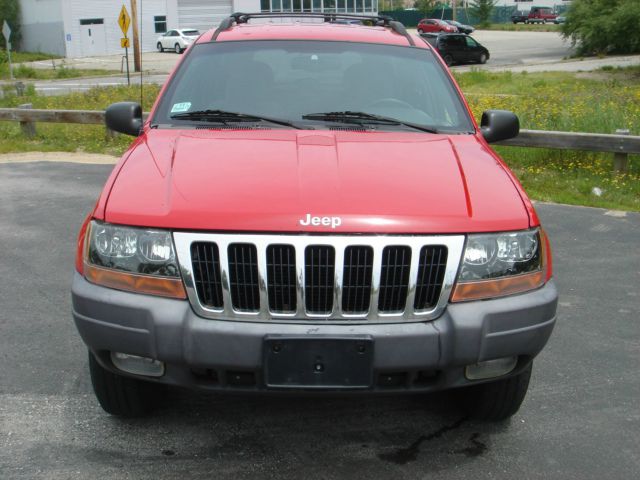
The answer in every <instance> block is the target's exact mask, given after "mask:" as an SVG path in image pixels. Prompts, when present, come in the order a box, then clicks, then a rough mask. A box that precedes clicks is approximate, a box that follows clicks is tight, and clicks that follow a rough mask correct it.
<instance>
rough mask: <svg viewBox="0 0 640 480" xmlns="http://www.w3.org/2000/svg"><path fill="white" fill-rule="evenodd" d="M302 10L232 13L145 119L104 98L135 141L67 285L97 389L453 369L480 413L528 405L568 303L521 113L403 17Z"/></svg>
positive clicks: (123, 391)
mask: <svg viewBox="0 0 640 480" xmlns="http://www.w3.org/2000/svg"><path fill="white" fill-rule="evenodd" d="M279 16H280V17H282V16H283V15H282V14H281V15H279ZM284 16H285V17H291V16H295V15H294V14H288V15H284ZM300 16H304V17H308V18H310V19H314V20H319V21H317V22H315V23H314V22H307V23H305V24H304V28H301V26H300V25H301V23H300V22H298V21H295V18H294V19H291V20H290V21H287V20H286V19H282V18H279V19H278V20H280V21H279V22H278V23H265V22H264V18H272V17H278V15H276V14H266V13H262V14H234V15H232V16H231V17H229V18H228V19H226V20H224V21H223V22H222V23H221V25H220V27H219V28H218V29H217V30H215V31H210V32H207V33H204V34H203V35H201V36H200V37H199V38H198V40H197V41H195V42H194V44H192V45H191V46H190V47H189V48H188V49H187V51H186V53H185V55H184V57H183V58H182V59H181V61H180V63H179V64H178V66H177V67H176V69H175V71H174V72H173V74H172V75H171V77H170V79H169V80H168V81H167V83H166V84H165V85H164V87H163V89H162V91H161V93H160V95H159V97H158V99H157V101H156V104H155V105H154V107H153V109H152V111H151V113H150V115H149V117H148V119H146V120H143V115H142V111H141V108H140V105H138V104H135V103H130V102H124V103H117V104H114V105H112V106H110V107H109V108H108V110H107V112H106V122H107V125H108V126H109V127H110V128H111V129H113V130H116V131H119V132H123V133H126V134H130V135H133V136H135V137H136V139H135V141H134V142H133V143H132V145H131V146H130V148H129V149H128V150H127V152H126V153H125V154H124V155H123V156H122V159H121V160H120V161H119V163H118V164H117V165H116V166H115V168H114V169H113V172H112V173H111V176H110V177H109V179H108V181H107V183H106V185H105V187H104V190H103V191H102V194H101V196H100V198H99V199H98V202H97V204H96V205H95V207H94V209H93V211H92V212H91V214H90V215H89V216H88V217H87V219H86V221H85V222H84V224H83V226H82V229H81V231H80V235H79V239H78V250H77V261H76V266H75V268H76V273H75V276H74V279H73V286H72V300H73V317H74V320H75V323H76V325H77V328H78V331H79V332H80V335H81V336H82V339H83V340H84V342H85V343H86V345H87V346H88V349H89V366H90V373H91V379H92V383H93V387H94V391H95V393H96V396H97V398H98V400H99V402H100V404H101V405H102V407H103V408H104V409H105V410H106V411H107V412H110V413H112V414H117V415H124V416H135V415H140V414H143V413H145V412H147V411H148V410H149V409H150V408H152V406H153V405H154V402H155V401H156V400H157V399H158V397H159V396H160V395H161V392H162V390H161V389H159V387H160V386H163V385H179V386H184V387H191V388H196V389H204V390H211V391H221V392H223V391H235V392H249V391H255V392H280V393H282V392H289V393H296V392H301V391H305V392H318V393H319V392H323V393H326V392H342V393H343V392H352V393H364V394H373V393H388V392H407V393H410V392H428V391H435V390H442V389H450V388H456V389H457V391H458V392H460V395H459V397H460V400H461V402H462V405H463V406H464V407H465V408H467V409H468V410H469V412H470V413H471V414H473V415H475V416H477V417H479V418H485V419H494V420H495V419H504V418H507V417H509V416H511V415H513V414H514V413H515V412H516V411H517V410H518V408H519V407H520V404H521V402H522V401H523V399H524V396H525V393H526V391H527V386H528V383H529V377H530V375H531V368H532V362H533V359H534V357H535V356H536V355H537V354H538V353H539V352H540V351H541V350H542V348H543V347H544V345H545V343H546V342H547V339H548V338H549V335H550V334H551V331H552V329H553V327H554V323H555V318H556V302H557V293H556V287H555V285H554V281H553V279H552V266H551V252H550V249H549V242H548V239H547V236H546V234H545V232H544V230H543V229H542V228H541V226H540V221H539V219H538V217H537V215H536V212H535V210H534V208H533V206H532V204H531V202H530V201H529V199H528V198H527V196H526V194H525V192H524V191H523V190H522V188H521V186H520V184H519V183H518V181H517V180H516V178H515V177H514V176H513V174H512V173H511V172H510V171H509V169H508V168H507V166H506V165H505V164H504V162H503V161H502V160H501V159H500V157H498V155H497V154H496V153H495V152H494V151H493V150H492V149H491V148H490V146H489V143H491V142H496V141H500V140H504V139H507V138H510V137H514V136H516V135H517V134H518V119H517V117H516V116H515V115H514V114H512V113H510V112H506V111H501V110H491V111H487V112H485V113H484V114H483V116H482V122H481V125H480V126H478V125H477V124H476V123H475V121H474V119H473V117H472V115H471V113H470V112H469V109H468V107H467V105H466V103H465V101H464V98H463V96H462V94H461V92H460V90H459V89H458V87H457V86H456V83H455V82H454V80H453V79H452V77H451V75H450V73H449V71H448V69H447V67H446V65H445V64H444V63H443V61H442V59H441V58H440V56H439V55H438V54H437V53H436V52H435V51H434V50H433V49H432V48H431V47H430V46H429V44H428V43H426V42H425V41H423V40H422V39H421V38H420V37H419V36H417V35H411V34H409V33H407V31H406V29H405V28H404V26H403V25H402V24H400V23H398V22H394V21H392V20H390V19H389V18H387V17H371V18H364V20H363V17H357V18H358V19H360V20H363V21H365V22H367V23H369V25H349V24H340V23H337V22H335V21H332V20H333V18H332V19H330V20H329V21H324V22H323V21H322V19H323V16H322V15H313V14H309V15H304V14H300ZM342 17H344V18H347V19H350V18H351V17H348V16H341V18H342ZM256 18H257V19H261V20H262V21H259V22H255V21H253V20H254V19H256ZM283 20H284V21H283Z"/></svg>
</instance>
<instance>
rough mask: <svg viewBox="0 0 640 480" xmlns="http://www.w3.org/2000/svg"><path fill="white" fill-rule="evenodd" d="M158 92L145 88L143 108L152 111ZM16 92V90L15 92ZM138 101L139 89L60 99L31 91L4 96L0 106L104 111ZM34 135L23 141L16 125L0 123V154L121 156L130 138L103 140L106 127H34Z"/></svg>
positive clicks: (99, 91)
mask: <svg viewBox="0 0 640 480" xmlns="http://www.w3.org/2000/svg"><path fill="white" fill-rule="evenodd" d="M158 91H159V87H158V86H157V85H145V88H144V107H145V109H146V110H149V109H150V108H151V105H152V104H153V101H154V100H155V98H156V96H157V94H158ZM14 93H15V91H14ZM126 100H129V101H136V102H139V101H140V88H139V87H138V86H131V87H127V86H122V87H109V88H94V89H91V90H89V91H87V92H82V93H80V92H78V93H72V94H69V95H60V96H50V97H47V96H40V95H36V94H35V93H34V91H33V88H30V89H29V91H28V92H27V95H25V96H22V97H17V96H15V95H9V96H5V98H2V99H0V107H17V106H18V105H20V104H22V103H31V104H33V108H48V109H78V110H104V108H105V107H107V106H108V105H109V104H111V103H113V102H117V101H126ZM36 130H37V135H36V137H35V138H33V139H26V138H25V137H24V135H23V134H22V131H21V130H20V125H19V124H18V123H16V122H0V138H2V141H0V153H8V152H38V151H40V152H53V151H59V152H76V151H81V152H90V153H106V154H110V155H121V154H122V153H123V152H124V151H125V149H126V148H127V146H128V145H129V144H130V143H131V140H132V138H131V137H128V136H125V135H116V137H115V138H106V136H105V128H104V127H102V126H100V125H84V126H81V125H75V124H55V123H48V124H47V123H39V124H36Z"/></svg>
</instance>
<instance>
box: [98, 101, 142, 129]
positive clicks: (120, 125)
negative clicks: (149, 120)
mask: <svg viewBox="0 0 640 480" xmlns="http://www.w3.org/2000/svg"><path fill="white" fill-rule="evenodd" d="M104 120H105V123H106V124H107V128H110V129H111V130H114V131H116V132H120V133H125V134H127V135H132V136H134V137H137V136H138V135H140V130H141V129H142V107H141V106H140V104H139V103H135V102H118V103H114V104H112V105H109V107H107V111H106V112H105V117H104Z"/></svg>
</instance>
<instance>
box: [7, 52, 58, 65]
mask: <svg viewBox="0 0 640 480" xmlns="http://www.w3.org/2000/svg"><path fill="white" fill-rule="evenodd" d="M6 57H7V52H6V50H0V61H2V59H6ZM58 58H60V55H51V54H49V53H42V52H13V51H12V52H11V61H12V62H13V63H23V62H38V61H40V60H52V59H58Z"/></svg>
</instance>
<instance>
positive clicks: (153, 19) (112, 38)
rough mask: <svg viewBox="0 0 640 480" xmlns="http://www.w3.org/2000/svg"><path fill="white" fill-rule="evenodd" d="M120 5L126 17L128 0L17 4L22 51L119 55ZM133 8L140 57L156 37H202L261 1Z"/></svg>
mask: <svg viewBox="0 0 640 480" xmlns="http://www.w3.org/2000/svg"><path fill="white" fill-rule="evenodd" d="M122 5H125V6H126V7H127V10H128V11H129V13H131V4H130V0H116V1H114V0H20V7H21V11H22V45H21V49H22V50H25V51H32V52H45V53H52V54H57V55H62V56H65V57H87V56H93V55H110V54H114V55H117V54H119V53H123V52H124V51H123V49H122V48H120V38H122V36H123V35H122V31H121V30H120V27H119V26H118V15H119V13H120V9H121V8H122ZM137 5H138V21H139V22H138V23H139V27H138V28H139V32H140V39H141V48H142V50H143V51H151V50H155V48H156V40H157V38H158V35H159V34H161V33H163V32H165V31H167V30H169V29H174V28H197V29H199V30H201V31H205V30H209V29H210V28H213V27H215V26H217V25H218V24H219V23H220V21H221V20H222V19H223V18H225V17H227V16H229V14H230V13H232V12H234V11H249V12H255V11H259V10H260V0H137ZM132 28H133V27H132V26H130V27H129V32H128V36H129V38H132V36H133V32H132Z"/></svg>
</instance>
